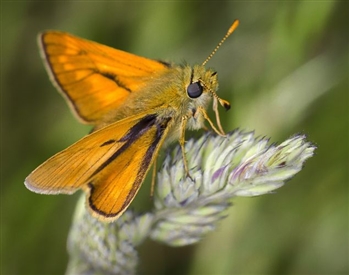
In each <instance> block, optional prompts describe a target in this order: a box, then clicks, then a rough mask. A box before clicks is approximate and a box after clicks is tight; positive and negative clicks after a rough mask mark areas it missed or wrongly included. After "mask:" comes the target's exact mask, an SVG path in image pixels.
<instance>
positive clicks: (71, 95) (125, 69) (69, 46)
mask: <svg viewBox="0 0 349 275" xmlns="http://www.w3.org/2000/svg"><path fill="white" fill-rule="evenodd" d="M39 45H40V48H41V54H42V57H43V58H44V59H45V61H46V68H47V71H48V72H49V74H50V77H51V80H52V81H53V83H54V84H55V86H56V87H57V88H58V89H59V90H60V91H61V92H62V93H63V95H64V96H65V97H66V98H67V99H68V102H69V103H70V106H71V108H72V110H73V111H74V113H75V114H76V115H77V117H78V118H79V119H80V120H81V121H83V122H85V123H90V124H96V122H99V121H100V120H101V119H102V118H103V117H104V116H105V114H106V113H108V112H109V111H110V110H112V109H115V108H116V107H118V106H119V105H120V104H122V103H123V102H124V101H125V99H126V98H127V97H128V95H130V93H133V92H138V91H140V90H141V88H142V87H143V86H144V85H146V83H147V81H148V80H149V79H150V78H154V77H156V76H157V75H158V74H161V73H163V72H164V71H166V70H167V69H168V67H169V65H168V64H166V63H163V62H159V61H155V60H151V59H147V58H144V57H140V56H136V55H133V54H130V53H127V52H124V51H121V50H117V49H114V48H111V47H108V46H105V45H102V44H98V43H96V42H92V41H88V40H84V39H81V38H78V37H75V36H73V35H70V34H68V33H64V32H57V31H48V32H44V33H42V34H40V35H39Z"/></svg>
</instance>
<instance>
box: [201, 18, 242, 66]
mask: <svg viewBox="0 0 349 275" xmlns="http://www.w3.org/2000/svg"><path fill="white" fill-rule="evenodd" d="M238 26H239V20H238V19H236V20H235V21H234V22H233V24H232V25H231V26H230V28H229V30H228V31H227V33H226V35H224V37H223V38H222V40H221V41H220V42H219V43H218V45H217V46H216V48H215V49H214V50H213V51H212V52H211V54H210V55H209V56H208V57H207V58H206V60H205V61H204V62H203V63H202V66H205V65H206V63H207V62H208V61H209V60H210V59H211V58H212V56H214V54H215V53H216V52H217V50H218V49H219V47H220V46H221V45H222V44H223V43H224V41H225V40H226V39H227V38H228V37H229V36H230V35H231V34H232V33H233V32H234V31H235V29H236V28H237V27H238Z"/></svg>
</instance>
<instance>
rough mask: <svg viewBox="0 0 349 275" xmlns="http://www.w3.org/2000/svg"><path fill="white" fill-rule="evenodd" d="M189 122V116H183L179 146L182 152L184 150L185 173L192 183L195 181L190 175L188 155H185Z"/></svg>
mask: <svg viewBox="0 0 349 275" xmlns="http://www.w3.org/2000/svg"><path fill="white" fill-rule="evenodd" d="M187 121H188V116H183V117H182V124H181V135H180V138H179V145H180V146H181V150H182V157H183V164H184V170H185V173H186V177H188V178H190V179H191V180H192V181H194V179H193V178H192V177H191V176H190V173H189V168H188V162H187V158H186V155H185V148H184V144H185V129H186V125H187Z"/></svg>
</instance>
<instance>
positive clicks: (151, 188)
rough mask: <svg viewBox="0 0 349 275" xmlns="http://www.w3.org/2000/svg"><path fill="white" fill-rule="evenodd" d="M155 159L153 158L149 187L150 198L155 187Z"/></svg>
mask: <svg viewBox="0 0 349 275" xmlns="http://www.w3.org/2000/svg"><path fill="white" fill-rule="evenodd" d="M156 161H157V158H155V160H154V164H153V173H152V176H151V187H150V197H151V198H152V197H153V196H154V189H155V181H156Z"/></svg>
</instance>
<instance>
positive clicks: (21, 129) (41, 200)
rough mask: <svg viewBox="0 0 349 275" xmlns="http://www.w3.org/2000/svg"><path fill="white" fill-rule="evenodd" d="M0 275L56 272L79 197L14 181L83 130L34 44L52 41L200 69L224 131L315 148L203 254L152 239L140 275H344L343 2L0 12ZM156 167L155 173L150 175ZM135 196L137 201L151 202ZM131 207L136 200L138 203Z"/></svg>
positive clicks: (347, 89)
mask: <svg viewBox="0 0 349 275" xmlns="http://www.w3.org/2000/svg"><path fill="white" fill-rule="evenodd" d="M1 8H2V10H1V20H2V21H1V97H2V106H1V111H2V114H1V123H2V128H1V130H2V131H1V135H2V136H1V137H2V139H1V151H2V159H1V160H2V162H1V173H2V177H1V274H4V275H7V274H63V273H64V271H65V269H66V265H67V261H68V255H67V252H66V240H67V234H68V232H69V227H70V223H71V218H72V214H73V211H74V207H75V203H76V199H77V196H78V194H77V195H73V196H65V195H62V196H44V195H38V194H34V193H32V192H30V191H28V190H27V189H26V188H25V187H24V185H23V181H24V179H25V177H26V176H27V175H28V174H29V173H30V172H31V171H32V170H33V169H34V168H36V166H37V165H39V164H40V163H42V162H43V161H44V160H46V159H47V158H48V157H50V156H52V155H53V154H54V153H56V152H58V151H60V150H62V149H64V148H65V147H67V146H68V145H70V144H72V143H73V142H74V141H76V140H78V139H79V138H80V137H82V136H84V135H85V134H86V133H87V132H88V131H89V129H90V128H89V127H87V126H84V125H81V124H79V123H78V122H77V121H76V120H75V118H74V117H73V116H72V115H71V113H70V111H69V109H68V107H67V105H66V103H65V102H64V100H63V99H62V97H61V96H60V95H59V94H58V93H57V92H56V90H55V88H54V87H53V86H52V85H51V83H50V82H49V79H48V76H47V74H46V72H45V70H44V66H43V64H42V62H41V60H40V57H39V53H38V47H37V44H36V36H37V34H38V33H39V32H40V31H43V30H46V29H57V30H63V31H68V32H71V33H73V34H75V35H78V36H81V37H84V38H87V39H90V40H94V41H98V42H100V43H102V44H107V45H110V46H112V47H115V48H119V49H123V50H126V51H129V52H132V53H135V54H138V55H142V56H146V57H150V58H155V59H164V60H167V61H174V62H177V63H180V62H183V61H184V60H185V61H187V62H188V63H190V64H195V63H200V64H201V63H202V62H203V60H204V59H205V58H206V57H207V56H208V55H209V53H210V52H211V50H212V49H213V48H214V46H215V45H216V44H217V43H218V41H219V40H220V39H221V38H222V36H223V35H224V34H225V32H226V30H227V28H228V27H229V26H230V24H231V22H232V21H233V20H234V19H235V18H239V19H240V21H241V23H240V26H239V28H238V29H237V30H236V32H235V33H234V34H233V35H232V37H230V38H229V39H228V40H227V42H226V43H225V44H224V46H223V47H222V48H221V49H220V50H219V51H218V53H217V54H216V55H215V57H214V58H213V59H212V60H210V62H209V63H208V66H210V67H213V68H215V69H216V70H217V71H218V75H219V80H220V90H219V92H218V93H219V95H220V96H221V97H223V98H225V99H227V100H229V101H230V102H231V103H232V109H231V110H230V111H229V112H227V113H225V112H224V111H223V110H222V116H223V117H224V119H223V120H224V121H223V122H224V123H223V124H224V128H225V129H226V130H233V129H234V128H237V127H239V128H242V129H246V130H255V131H256V135H258V136H269V137H271V141H272V142H282V141H283V140H284V139H286V138H287V137H289V136H291V135H293V134H295V133H305V134H307V135H308V138H309V140H310V141H312V142H314V143H315V144H316V146H318V149H317V151H316V155H315V156H314V157H313V158H311V159H310V160H309V161H308V162H307V163H306V165H305V167H304V170H303V171H301V172H300V173H299V174H298V175H297V176H296V177H294V178H293V179H292V180H291V181H289V182H288V183H287V184H286V185H285V186H284V187H283V188H281V189H279V190H277V192H276V194H272V195H265V196H261V197H256V198H239V199H236V200H234V201H233V203H234V205H233V207H232V208H231V209H230V210H229V213H228V214H229V215H228V217H227V218H226V219H224V220H223V221H222V222H221V223H220V224H219V227H218V228H217V230H216V231H215V232H213V233H211V234H209V235H208V236H207V237H206V238H205V239H204V240H202V241H201V242H200V243H199V244H197V245H193V246H188V247H183V248H171V247H166V246H164V245H162V244H158V243H154V242H152V241H147V242H146V243H145V244H143V245H142V246H141V247H140V266H139V273H140V274H195V275H196V274H215V275H216V274H348V272H349V268H348V247H349V246H348V233H349V231H348V119H349V116H348V93H349V85H348V71H349V68H348V67H349V65H348V63H349V62H348V61H349V50H348V20H349V19H348V18H349V12H348V11H349V5H348V2H344V1H343V2H341V1H319V2H316V1H304V2H302V1H281V2H266V1H263V2H258V1H253V2H243V1H231V2H176V1H171V2H159V1H154V2H132V1H130V2H127V1H125V2H113V1H110V2H108V1H101V2H92V1H91V2H83V1H74V2H73V1H71V2H69V1H66V2H65V1H55V2H48V3H44V2H43V1H21V2H13V1H2V3H1ZM159 167H160V166H159ZM149 190H150V185H149V184H148V183H146V184H144V187H143V188H142V193H141V194H140V196H139V197H140V198H137V200H138V203H139V201H142V200H145V201H147V200H149ZM136 203H137V202H136Z"/></svg>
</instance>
